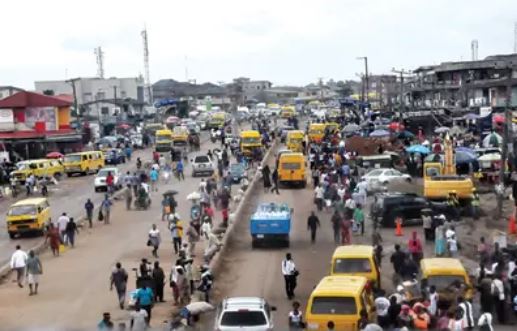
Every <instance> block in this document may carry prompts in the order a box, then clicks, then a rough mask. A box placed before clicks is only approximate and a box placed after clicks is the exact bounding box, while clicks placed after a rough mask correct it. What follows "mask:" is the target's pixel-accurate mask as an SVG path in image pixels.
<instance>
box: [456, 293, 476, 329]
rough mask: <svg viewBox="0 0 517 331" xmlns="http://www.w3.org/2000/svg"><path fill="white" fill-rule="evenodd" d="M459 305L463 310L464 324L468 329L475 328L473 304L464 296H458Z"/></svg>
mask: <svg viewBox="0 0 517 331" xmlns="http://www.w3.org/2000/svg"><path fill="white" fill-rule="evenodd" d="M458 302H459V304H458V307H459V308H460V309H461V310H462V311H463V325H464V326H465V329H466V330H473V329H474V326H475V324H474V312H473V311H472V304H471V303H470V302H468V301H467V300H465V299H464V298H463V297H459V298H458Z"/></svg>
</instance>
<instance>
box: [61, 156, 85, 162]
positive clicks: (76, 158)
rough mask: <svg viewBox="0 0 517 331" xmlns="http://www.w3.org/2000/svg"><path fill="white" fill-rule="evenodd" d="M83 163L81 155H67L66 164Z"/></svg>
mask: <svg viewBox="0 0 517 331" xmlns="http://www.w3.org/2000/svg"><path fill="white" fill-rule="evenodd" d="M78 161H81V156H80V155H65V162H78Z"/></svg>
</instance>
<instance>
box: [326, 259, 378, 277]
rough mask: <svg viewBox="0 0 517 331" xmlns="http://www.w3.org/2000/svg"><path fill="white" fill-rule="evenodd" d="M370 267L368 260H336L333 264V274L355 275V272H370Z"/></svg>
mask: <svg viewBox="0 0 517 331" xmlns="http://www.w3.org/2000/svg"><path fill="white" fill-rule="evenodd" d="M371 271H372V265H371V263H370V260H369V259H366V258H357V259H353V258H343V259H336V261H335V262H334V272H335V273H338V274H340V273H342V274H348V273H356V272H371Z"/></svg>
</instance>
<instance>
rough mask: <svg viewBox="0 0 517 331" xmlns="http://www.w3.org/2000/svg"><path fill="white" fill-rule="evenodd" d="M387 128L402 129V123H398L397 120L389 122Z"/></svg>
mask: <svg viewBox="0 0 517 331" xmlns="http://www.w3.org/2000/svg"><path fill="white" fill-rule="evenodd" d="M388 129H390V130H392V131H403V130H404V125H403V124H401V123H399V122H391V123H390V124H389V125H388Z"/></svg>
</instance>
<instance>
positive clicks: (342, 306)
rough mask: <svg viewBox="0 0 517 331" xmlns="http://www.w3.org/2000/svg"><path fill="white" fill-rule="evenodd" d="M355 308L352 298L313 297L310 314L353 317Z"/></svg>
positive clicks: (355, 311)
mask: <svg viewBox="0 0 517 331" xmlns="http://www.w3.org/2000/svg"><path fill="white" fill-rule="evenodd" d="M356 313H357V307H356V304H355V299H354V298H353V297H315V298H314V299H313V300H312V306H311V314H314V315H329V314H332V315H355V314H356Z"/></svg>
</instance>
